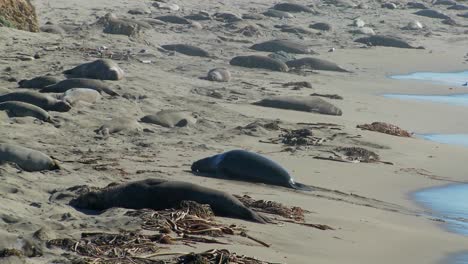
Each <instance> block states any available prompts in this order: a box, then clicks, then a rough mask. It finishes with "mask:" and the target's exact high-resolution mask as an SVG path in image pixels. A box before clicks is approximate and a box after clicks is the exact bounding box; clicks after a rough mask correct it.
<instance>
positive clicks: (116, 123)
mask: <svg viewBox="0 0 468 264" xmlns="http://www.w3.org/2000/svg"><path fill="white" fill-rule="evenodd" d="M141 130H143V129H142V127H141V125H140V124H139V123H138V122H137V120H135V119H133V118H127V117H116V118H112V119H111V120H108V121H107V122H105V123H104V124H103V125H102V126H101V127H99V128H98V129H96V130H94V132H95V133H96V134H100V135H103V136H105V137H107V136H109V134H114V133H119V132H138V131H141Z"/></svg>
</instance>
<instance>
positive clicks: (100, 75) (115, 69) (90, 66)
mask: <svg viewBox="0 0 468 264" xmlns="http://www.w3.org/2000/svg"><path fill="white" fill-rule="evenodd" d="M63 73H64V74H67V75H71V76H73V77H76V78H91V79H99V80H114V81H117V80H120V79H123V77H124V71H123V70H122V69H121V68H120V67H119V65H117V63H115V62H113V61H111V60H107V59H99V60H95V61H92V62H87V63H83V64H81V65H78V66H76V67H75V68H73V69H70V70H66V71H64V72H63ZM81 88H84V87H81Z"/></svg>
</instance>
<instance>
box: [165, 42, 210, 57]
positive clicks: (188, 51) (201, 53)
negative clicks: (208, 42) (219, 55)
mask: <svg viewBox="0 0 468 264" xmlns="http://www.w3.org/2000/svg"><path fill="white" fill-rule="evenodd" d="M161 47H162V48H163V49H165V50H170V51H175V52H179V53H182V54H185V55H188V56H198V57H211V55H210V53H209V52H208V51H206V50H204V49H202V48H199V47H195V46H192V45H187V44H170V45H162V46H161Z"/></svg>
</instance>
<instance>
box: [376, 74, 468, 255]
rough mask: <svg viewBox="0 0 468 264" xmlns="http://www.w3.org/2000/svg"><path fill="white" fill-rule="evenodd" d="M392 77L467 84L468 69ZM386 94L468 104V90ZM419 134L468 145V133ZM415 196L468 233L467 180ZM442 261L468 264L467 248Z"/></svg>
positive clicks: (448, 225)
mask: <svg viewBox="0 0 468 264" xmlns="http://www.w3.org/2000/svg"><path fill="white" fill-rule="evenodd" d="M390 78H392V79H398V80H421V81H430V82H434V83H439V84H446V85H459V86H462V85H463V86H465V84H467V82H468V71H463V72H451V73H436V72H416V73H411V74H406V75H395V76H390ZM467 88H468V87H467ZM384 96H385V97H387V98H395V99H400V100H413V101H426V102H433V103H445V104H451V105H458V106H468V94H455V95H410V94H385V95H384ZM461 118H463V117H461ZM418 136H419V137H422V138H424V139H427V140H431V141H434V142H439V143H443V144H453V145H460V146H464V147H468V134H425V135H418ZM412 198H413V199H414V200H415V201H416V202H417V203H419V204H420V205H421V206H423V207H425V208H427V209H429V210H431V215H432V216H434V217H437V218H440V219H442V220H444V223H443V225H444V226H445V227H446V228H447V229H448V230H449V231H451V232H455V233H458V234H461V235H465V236H468V184H452V185H447V186H442V187H434V188H429V189H423V190H420V191H417V192H415V193H413V197H412ZM442 263H444V264H445V263H450V264H468V252H462V253H459V254H454V255H450V256H448V257H447V258H446V259H445V260H444V261H443V262H442Z"/></svg>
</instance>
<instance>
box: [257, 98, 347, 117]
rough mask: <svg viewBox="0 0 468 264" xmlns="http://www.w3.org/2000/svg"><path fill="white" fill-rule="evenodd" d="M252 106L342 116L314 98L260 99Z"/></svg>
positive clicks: (326, 103) (334, 109) (340, 112)
mask: <svg viewBox="0 0 468 264" xmlns="http://www.w3.org/2000/svg"><path fill="white" fill-rule="evenodd" d="M253 104H254V105H258V106H263V107H272V108H279V109H286V110H295V111H302V112H313V113H318V114H324V115H336V116H340V115H342V111H341V110H340V109H339V108H338V107H336V106H334V105H333V104H331V103H329V102H327V101H325V100H323V99H321V98H314V97H312V98H310V97H286V96H285V97H272V98H266V99H262V100H260V101H258V102H254V103H253Z"/></svg>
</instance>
